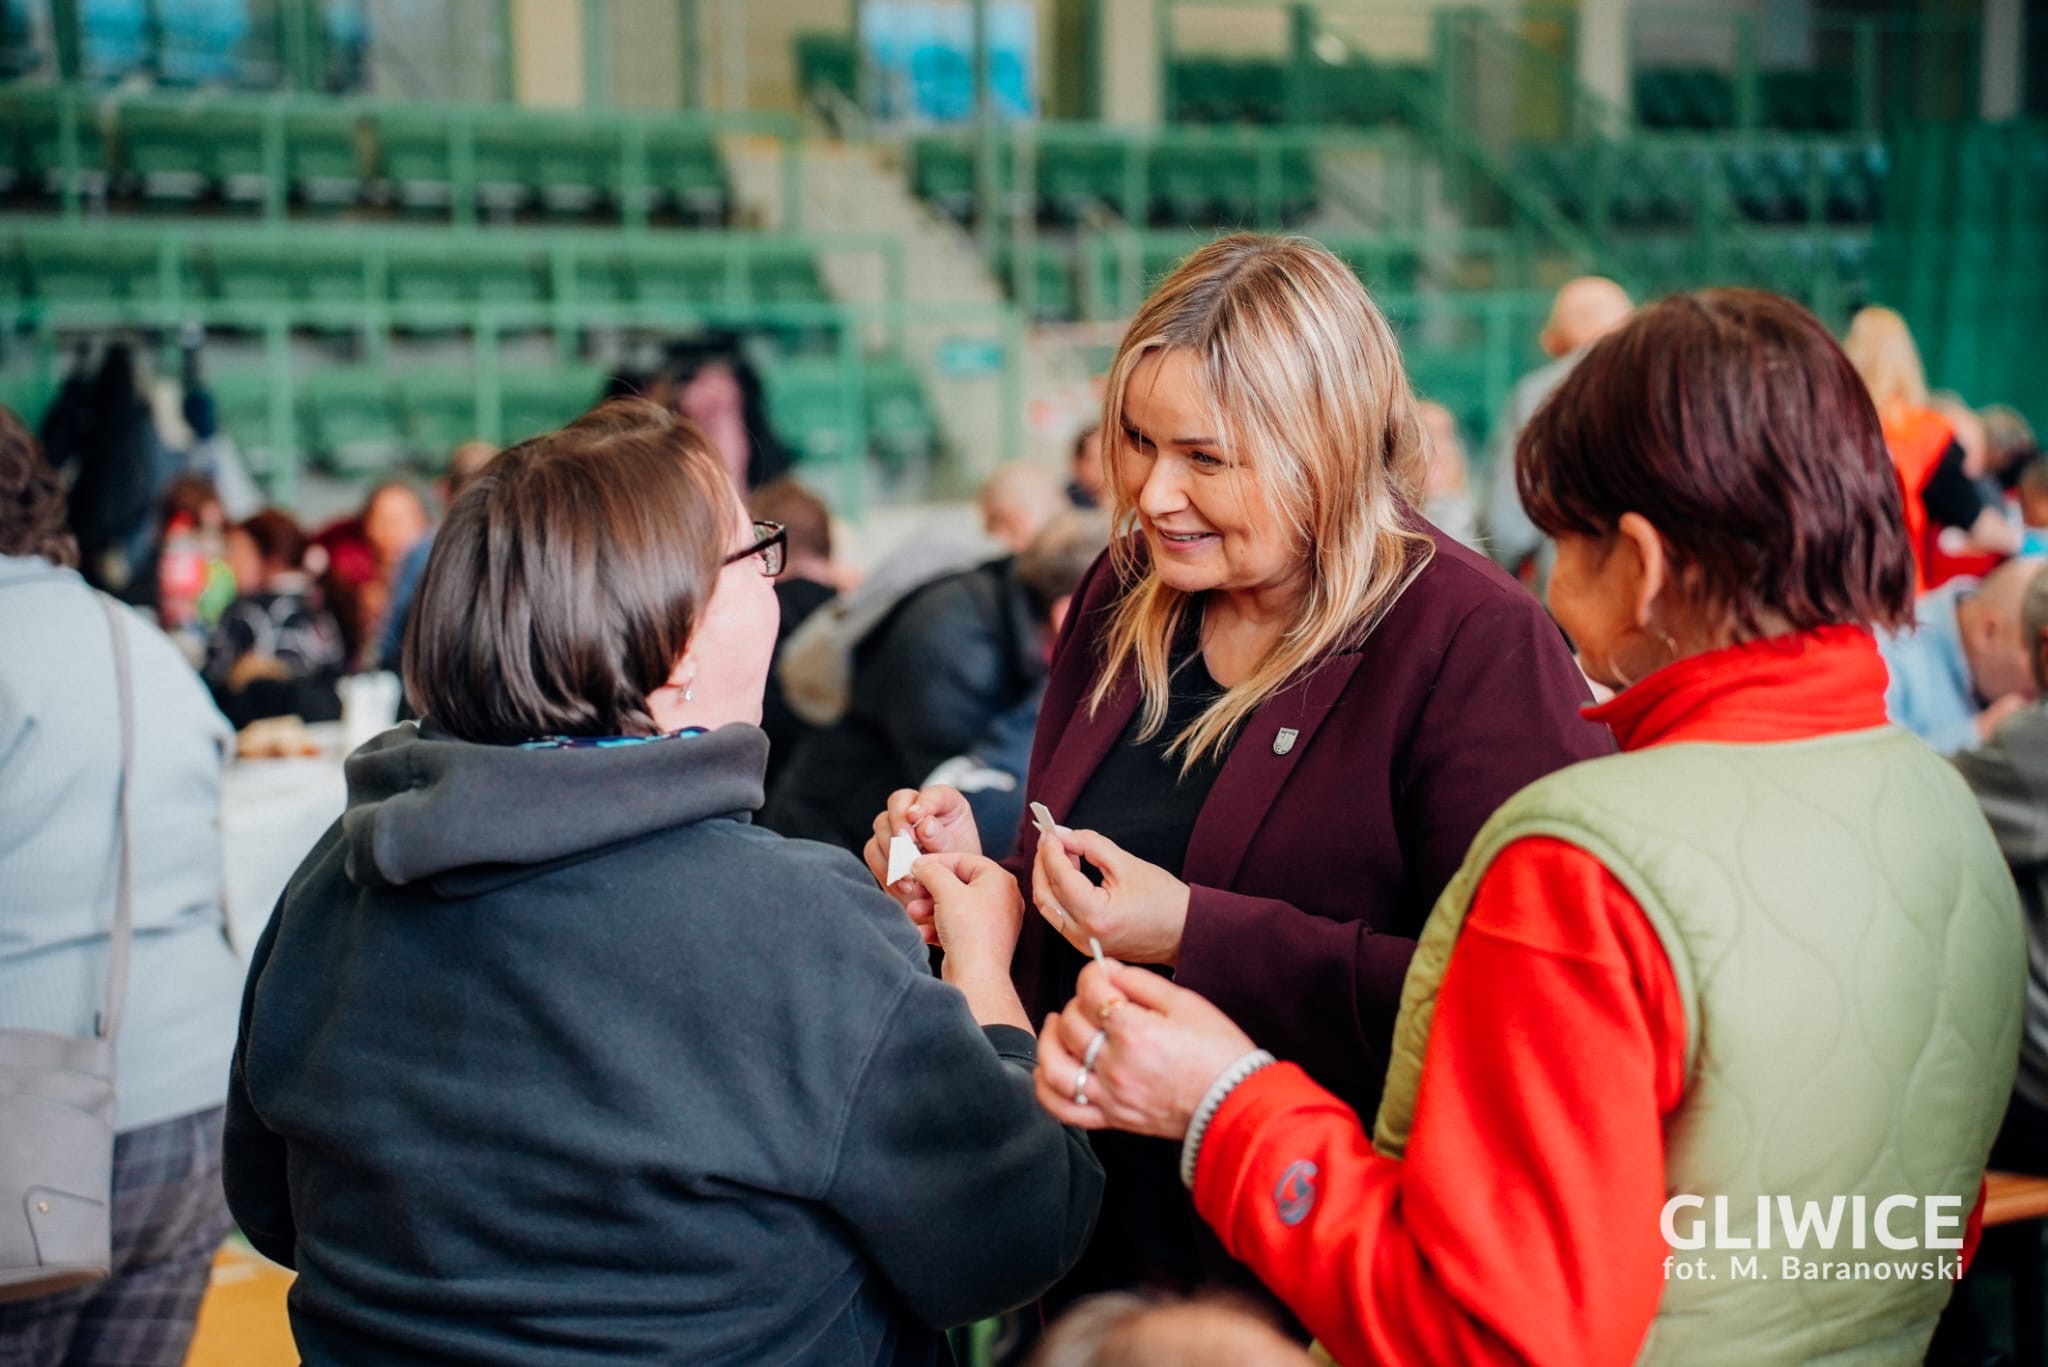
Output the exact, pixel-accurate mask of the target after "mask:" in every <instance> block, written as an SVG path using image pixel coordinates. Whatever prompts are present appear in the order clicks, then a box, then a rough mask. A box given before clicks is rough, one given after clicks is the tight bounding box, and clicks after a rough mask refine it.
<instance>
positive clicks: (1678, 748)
mask: <svg viewBox="0 0 2048 1367" xmlns="http://www.w3.org/2000/svg"><path fill="white" fill-rule="evenodd" d="M1525 836H1551V837H1555V838H1557V839H1560V840H1563V841H1566V842H1568V843H1570V844H1572V845H1575V846H1577V847H1578V848H1580V849H1583V850H1585V851H1586V852H1588V853H1589V854H1591V855H1593V856H1594V857H1595V858H1597V859H1598V860H1599V861H1600V862H1601V863H1602V864H1603V865H1605V866H1606V867H1607V868H1608V869H1609V870H1610V871H1611V872H1612V873H1613V874H1614V876H1615V877H1616V878H1617V879H1619V880H1620V882H1621V884H1622V885H1623V886H1624V887H1625V888H1627V889H1628V891H1629V893H1630V894H1631V895H1632V896H1633V897H1634V898H1635V899H1636V900H1637V901H1638V902H1639V903H1641V904H1642V907H1643V911H1644V913H1645V914H1646V915H1647V916H1648V917H1649V919H1650V923H1651V925H1652V926H1653V927H1655V929H1656V932H1657V936H1658V938H1659V939H1660V940H1661V941H1662V943H1663V946H1664V950H1665V953H1666V954H1668V955H1669V956H1670V960H1671V967H1672V972H1673V975H1674V977H1675V978H1676V980H1677V983H1678V990H1679V994H1680V996H1681V997H1682V999H1683V1001H1684V1004H1685V1023H1686V1036H1685V1038H1686V1088H1685V1096H1684V1098H1683V1100H1682V1101H1681V1102H1680V1103H1679V1107H1678V1110H1677V1111H1676V1112H1675V1113H1674V1114H1673V1115H1672V1116H1671V1118H1670V1121H1669V1123H1668V1126H1667V1128H1666V1130H1665V1141H1666V1148H1665V1160H1664V1162H1665V1191H1666V1193H1667V1195H1673V1196H1675V1195H1678V1194H1680V1193H1687V1194H1696V1195H1699V1196H1702V1197H1704V1198H1705V1208H1704V1209H1703V1210H1702V1209H1696V1208H1695V1209H1683V1210H1678V1211H1675V1212H1674V1229H1675V1230H1676V1232H1677V1233H1678V1235H1679V1236H1680V1237H1681V1238H1688V1237H1691V1235H1692V1233H1693V1230H1694V1229H1695V1228H1697V1229H1698V1230H1699V1232H1700V1233H1702V1234H1704V1235H1705V1236H1706V1244H1705V1246H1704V1247H1703V1248H1700V1249H1698V1250H1696V1251H1695V1250H1690V1249H1674V1250H1673V1252H1674V1254H1675V1256H1676V1257H1677V1258H1678V1259H1680V1260H1681V1261H1685V1262H1692V1260H1694V1259H1696V1258H1701V1257H1704V1258H1705V1260H1706V1263H1705V1270H1706V1271H1708V1272H1711V1273H1712V1274H1713V1276H1714V1279H1713V1280H1705V1279H1700V1278H1698V1277H1695V1278H1694V1279H1692V1280H1678V1279H1676V1278H1675V1277H1672V1276H1671V1274H1670V1273H1668V1272H1667V1281H1666V1283H1665V1287H1664V1296H1663V1299H1662V1301H1660V1302H1659V1305H1658V1309H1657V1318H1656V1320H1655V1322H1654V1323H1653V1324H1652V1326H1651V1329H1650V1334H1649V1337H1648V1338H1647V1339H1646V1340H1645V1341H1644V1344H1643V1350H1642V1353H1641V1356H1640V1361H1642V1362H1673V1363H1698V1362H1727V1363H1745V1364H1765V1363H1794V1362H1801V1363H1803V1362H1812V1361H1817V1360H1825V1361H1827V1362H1829V1363H1833V1364H1850V1363H1855V1364H1865V1363H1871V1364H1874V1363H1900V1364H1904V1363H1918V1362H1920V1361H1921V1359H1922V1358H1923V1356H1924V1355H1925V1352H1926V1348H1927V1342H1928V1338H1929V1336H1930V1335H1931V1334H1932V1333H1933V1332H1934V1321H1935V1318H1936V1316H1937V1315H1939V1314H1940V1312H1941V1308H1942V1306H1943V1305H1944V1304H1946V1303H1947V1301H1948V1297H1949V1291H1950V1288H1951V1283H1950V1281H1949V1279H1948V1276H1947V1275H1945V1274H1946V1272H1947V1270H1948V1268H1946V1267H1944V1268H1940V1269H1938V1270H1939V1271H1941V1272H1942V1273H1943V1274H1944V1275H1936V1276H1930V1275H1929V1274H1930V1273H1931V1272H1933V1271H1936V1270H1937V1269H1936V1267H1935V1265H1936V1264H1938V1263H1941V1262H1942V1261H1943V1260H1946V1263H1947V1264H1948V1266H1949V1267H1952V1266H1953V1264H1954V1261H1955V1259H1956V1258H1957V1256H1958V1255H1957V1253H1956V1252H1954V1251H1945V1250H1938V1249H1937V1250H1930V1249H1928V1248H1927V1247H1925V1246H1924V1244H1923V1246H1922V1247H1920V1248H1918V1249H1915V1250H1911V1251H1899V1250H1894V1249H1890V1248H1886V1247H1885V1246H1884V1245H1883V1244H1882V1243H1880V1242H1879V1241H1878V1238H1877V1235H1876V1232H1875V1224H1874V1214H1875V1211H1876V1208H1877V1205H1878V1202H1879V1201H1880V1200H1882V1199H1884V1198H1886V1197H1889V1196H1892V1195H1895V1194H1910V1195H1912V1196H1915V1197H1917V1198H1919V1201H1920V1202H1921V1204H1917V1205H1914V1206H1912V1207H1909V1208H1905V1209H1902V1210H1894V1211H1893V1213H1892V1216H1891V1219H1890V1222H1889V1228H1890V1230H1891V1232H1892V1233H1893V1235H1894V1237H1895V1238H1897V1239H1900V1240H1903V1239H1905V1238H1907V1237H1913V1238H1920V1239H1923V1240H1924V1238H1925V1228H1924V1220H1925V1211H1926V1206H1925V1202H1926V1199H1927V1198H1928V1197H1930V1196H1946V1197H1954V1198H1958V1199H1959V1201H1960V1204H1959V1205H1958V1206H1956V1207H1953V1208H1952V1210H1953V1212H1954V1214H1956V1215H1960V1216H1962V1217H1967V1216H1968V1214H1969V1211H1970V1209H1971V1207H1972V1206H1973V1205H1974V1204H1975V1202H1976V1198H1977V1190H1978V1182H1979V1179H1980V1178H1981V1176H1982V1173H1983V1170H1984V1159H1985V1155H1986V1154H1987V1153H1989V1151H1990V1149H1991V1141H1992V1138H1993V1136H1994V1135H1995V1134H1996V1133H1997V1130H1998V1125H1999V1121H2000V1119H2001V1118H2002V1117H2003V1116H2004V1113H2005V1106H2006V1100H2007V1098H2008V1096H2009V1095H2010V1093H2011V1090H2012V1079H2013V1072H2014V1068H2015V1065H2016V1060H2017V1057H2018V1049H2019V1035H2020V1012H2021V1006H2022V1003H2023V998H2024V993H2025V979H2026V969H2027V954H2026V945H2025V942H2024V940H2023V939H2022V936H2021V927H2020V912H2019V903H2018V898H2017V895H2016V894H2015V892H2014V890H2013V885H2012V880H2011V877H2010V876H2009V875H2008V873H2007V872H2006V866H2005V862H2004V860H2003V859H2002V858H2000V856H1999V852H1998V848H1997V846H1996V844H1994V843H1993V840H1992V837H1991V832H1990V830H1989V829H1988V828H1987V827H1986V826H1985V824H1984V821H1983V818H1982V817H1981V816H1980V815H1979V814H1978V809H1977V804H1976V802H1975V800H1974V799H1973V798H1972V797H1971V795H1970V792H1969V790H1968V789H1967V788H1965V787H1964V786H1963V783H1962V781H1961V779H1959V778H1958V777H1957V776H1956V774H1955V772H1954V771H1953V770H1952V769H1950V767H1949V766H1948V765H1947V764H1946V763H1944V762H1943V761H1942V760H1941V759H1939V758H1938V757H1937V756H1935V754H1934V753H1933V752H1932V751H1930V750H1928V749H1927V748H1926V747H1925V746H1924V745H1922V744H1921V743H1920V742H1919V741H1917V740H1915V739H1914V738H1913V737H1911V736H1909V735H1907V734H1906V733H1905V732H1903V731H1899V730H1896V729H1894V728H1891V727H1883V728H1879V729H1876V730H1868V731H1858V732H1854V733H1849V734H1842V735H1834V736H1827V737H1822V738H1819V739H1816V740H1809V741H1798V742H1792V743H1784V744H1772V745H1713V744H1680V745H1668V746H1662V747H1656V748H1652V749H1647V750H1641V751H1637V752H1635V753H1632V754H1625V755H1616V756H1613V757H1611V758H1608V759H1600V760H1592V761H1589V762H1587V763H1583V764H1578V765H1574V766H1572V767H1571V768H1568V769H1564V770H1560V771H1559V772H1557V773H1554V774H1551V775H1550V776H1549V777H1547V778H1544V779H1541V780H1539V781H1538V782H1536V783H1534V784H1532V785H1530V786H1529V787H1528V788H1526V789H1524V790H1523V791H1522V792H1520V793H1518V794H1516V795H1515V796H1514V797H1513V798H1512V799H1510V800H1509V801H1508V803H1507V804H1506V805H1505V806H1504V807H1502V808H1501V810H1500V811H1499V812H1497V813H1495V815H1494V817H1493V819H1492V820H1490V821H1489V822H1487V824H1486V826H1485V827H1484V828H1483V829H1481V831H1480V832H1479V834H1478V836H1477V837H1476V838H1475V839H1474V840H1473V843H1472V849H1471V852H1470V853H1469V854H1468V855H1467V856H1466V859H1465V863H1464V866H1463V867H1462V868H1460V869H1459V871H1458V873H1457V876H1456V877H1454V878H1453V879H1452V880H1451V882H1450V885H1449V886H1448V887H1446V888H1445V889H1444V894H1443V897H1442V898H1441V899H1440V900H1439V901H1438V902H1437V905H1436V908H1435V910H1434V911H1433V912H1432V913H1431V916H1430V919H1429V924H1428V926H1427V927H1426V928H1425V929H1424V931H1423V934H1422V939H1421V943H1420V944H1419V945H1418V946H1417V948H1416V953H1415V960H1414V963H1413V965H1412V966H1411V967H1410V969H1409V971H1408V978H1407V981H1406V983H1405V985H1404V986H1403V989H1402V994H1401V1014H1400V1018H1399V1021H1398V1023H1397V1024H1396V1025H1395V1028H1394V1047H1393V1056H1392V1060H1391V1066H1390V1067H1389V1070H1388V1074H1387V1086H1386V1092H1385V1094H1384V1097H1383V1099H1382V1101H1381V1104H1380V1112H1379V1119H1378V1123H1377V1125H1376V1126H1375V1129H1374V1135H1373V1142H1374V1145H1375V1147H1376V1148H1377V1149H1378V1150H1379V1151H1380V1152H1381V1153H1383V1154H1386V1155H1388V1156H1391V1157H1399V1156H1400V1155H1401V1153H1402V1152H1403V1150H1404V1148H1405V1146H1406V1144H1407V1140H1408V1134H1409V1128H1410V1125H1411V1123H1412V1121H1413V1118H1414V1113H1415V1092H1416V1084H1417V1081H1418V1079H1419V1078H1420V1076H1421V1073H1422V1067H1423V1060H1424V1057H1425V1054H1426V1051H1427V1048H1428V1044H1429V1029H1430V1020H1431V1017H1432V1015H1433V1013H1434V1011H1435V1007H1436V994H1437V988H1438V985H1439V984H1440V983H1441V982H1442V980H1443V974H1444V968H1445V965H1446V964H1447V963H1448V962H1449V959H1450V956H1451V952H1452V949H1453V948H1454V947H1455V945H1456V942H1457V938H1458V931H1459V928H1460V927H1461V926H1462V925H1463V923H1464V919H1465V913H1466V910H1467V908H1469V907H1470V905H1471V902H1472V894H1473V891H1474V889H1475V888H1476V887H1477V886H1478V883H1479V879H1480V876H1481V875H1482V874H1483V873H1484V872H1485V871H1486V868H1487V866H1488V865H1489V864H1490V863H1491V862H1492V861H1493V859H1494V857H1495V856H1496V855H1498V854H1499V853H1500V851H1501V850H1502V849H1503V848H1505V847H1506V846H1507V845H1508V844H1509V843H1510V842H1512V841H1514V840H1518V839H1521V838H1523V837H1525ZM1838 1195H1839V1196H1842V1197H1843V1198H1845V1199H1844V1201H1843V1207H1842V1213H1841V1216H1840V1222H1841V1223H1840V1227H1839V1230H1838V1234H1837V1237H1836V1238H1835V1239H1834V1241H1833V1247H1832V1249H1829V1248H1822V1247H1819V1246H1818V1243H1819V1241H1818V1238H1817V1237H1812V1236H1810V1237H1808V1239H1807V1240H1806V1243H1805V1246H1804V1248H1803V1249H1801V1250H1794V1249H1792V1248H1791V1247H1789V1246H1788V1239H1787V1237H1786V1233H1785V1228H1784V1220H1783V1217H1782V1215H1780V1214H1779V1213H1778V1211H1779V1206H1778V1202H1777V1198H1778V1197H1779V1196H1785V1197H1788V1198H1790V1203H1791V1206H1792V1209H1793V1210H1794V1211H1795V1212H1796V1211H1798V1210H1800V1209H1802V1208H1803V1207H1804V1204H1805V1203H1806V1202H1808V1201H1816V1202H1818V1203H1819V1206H1820V1211H1821V1213H1825V1212H1826V1210H1827V1209H1828V1208H1829V1206H1830V1204H1831V1202H1832V1198H1834V1197H1835V1196H1838ZM1721 1196H1725V1197H1726V1198H1727V1201H1726V1218H1725V1220H1724V1221H1722V1223H1721V1228H1722V1229H1724V1230H1725V1231H1726V1236H1728V1237H1726V1238H1723V1237H1720V1236H1719V1235H1718V1234H1717V1232H1716V1230H1715V1228H1714V1222H1713V1217H1714V1215H1715V1207H1716V1201H1715V1198H1716V1197H1721ZM1764 1196H1768V1197H1770V1198H1771V1203H1770V1209H1771V1212H1772V1215H1771V1227H1770V1229H1769V1231H1768V1238H1769V1243H1768V1244H1765V1245H1761V1246H1759V1245H1758V1244H1757V1236H1758V1232H1759V1231H1758V1224H1759V1220H1758V1213H1757V1203H1758V1198H1759V1197H1764ZM1858 1196H1861V1197H1863V1198H1865V1201H1864V1204H1865V1209H1866V1211H1867V1212H1868V1213H1870V1214H1871V1216H1872V1217H1873V1223H1872V1225H1871V1226H1870V1232H1869V1233H1868V1235H1867V1237H1866V1239H1865V1242H1866V1243H1867V1244H1868V1245H1869V1246H1868V1247H1867V1248H1864V1249H1861V1250H1858V1249H1856V1248H1854V1247H1853V1246H1852V1243H1853V1240H1852V1236H1851V1232H1850V1227H1851V1224H1852V1216H1853V1211H1854V1204H1853V1202H1854V1198H1856V1197H1858ZM1702 1217H1706V1218H1705V1219H1704V1220H1703V1219H1702ZM1962 1228H1963V1226H1962V1223H1961V1222H1960V1221H1959V1222H1958V1223H1956V1224H1954V1225H1951V1226H1949V1227H1948V1228H1947V1229H1946V1230H1945V1231H1943V1233H1944V1234H1945V1235H1946V1236H1947V1237H1960V1235H1961V1233H1962ZM1738 1239H1747V1240H1749V1241H1750V1243H1751V1245H1752V1247H1751V1248H1749V1249H1740V1248H1739V1246H1737V1245H1736V1244H1735V1242H1734V1241H1735V1240H1738ZM1788 1259H1790V1260H1791V1263H1795V1264H1797V1265H1798V1266H1797V1272H1796V1275H1794V1272H1795V1269H1794V1268H1793V1267H1792V1266H1790V1265H1788V1262H1787V1260H1788ZM1902 1263H1911V1264H1915V1265H1917V1268H1918V1271H1917V1273H1915V1274H1908V1273H1905V1272H1904V1271H1903V1269H1902V1268H1901V1267H1900V1266H1899V1265H1900V1264H1902ZM1745 1264H1746V1266H1745ZM1863 1264H1867V1266H1862V1267H1861V1268H1860V1269H1859V1266H1858V1265H1863ZM1879 1264H1884V1265H1885V1266H1884V1268H1883V1270H1882V1272H1880V1269H1879V1266H1878V1265H1879ZM1809 1265H1811V1267H1812V1269H1813V1270H1812V1271H1809ZM1822 1265H1825V1266H1822ZM1816 1273H1817V1274H1818V1275H1819V1276H1821V1277H1825V1278H1828V1279H1827V1280H1813V1279H1809V1278H1810V1277H1812V1276H1814V1275H1815V1274H1816ZM1880 1276H1884V1277H1885V1279H1883V1280H1880V1279H1879V1277H1880ZM1592 1294H1598V1290H1597V1288H1595V1289H1594V1290H1593V1292H1592Z"/></svg>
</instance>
